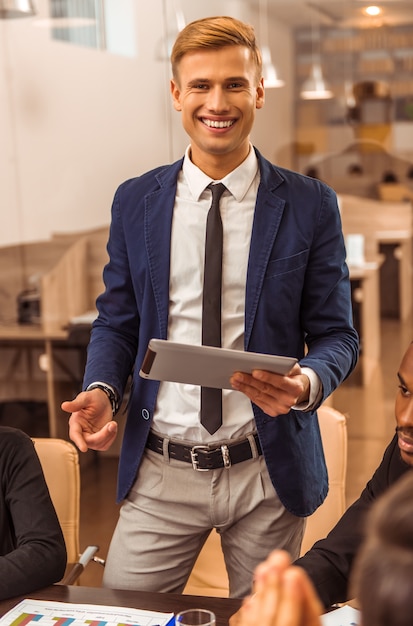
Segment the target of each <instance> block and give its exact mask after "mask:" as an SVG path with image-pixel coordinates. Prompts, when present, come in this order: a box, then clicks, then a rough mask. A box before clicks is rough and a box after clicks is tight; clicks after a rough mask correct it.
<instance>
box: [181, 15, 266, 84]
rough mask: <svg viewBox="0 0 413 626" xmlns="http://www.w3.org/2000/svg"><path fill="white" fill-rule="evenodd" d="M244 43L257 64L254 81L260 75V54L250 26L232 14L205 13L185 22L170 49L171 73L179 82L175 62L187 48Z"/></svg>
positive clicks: (214, 47) (187, 50)
mask: <svg viewBox="0 0 413 626" xmlns="http://www.w3.org/2000/svg"><path fill="white" fill-rule="evenodd" d="M224 46H245V47H246V48H248V49H249V50H250V51H251V57H252V60H253V61H254V63H255V65H256V68H257V84H258V82H259V81H260V80H261V76H262V57H261V52H260V49H259V47H258V44H257V40H256V37H255V31H254V28H253V26H250V25H249V24H245V23H244V22H241V21H240V20H237V19H236V18H234V17H227V16H219V17H205V18H202V19H199V20H195V21H194V22H191V23H190V24H187V26H185V28H184V29H183V30H181V32H180V33H179V34H178V36H177V38H176V41H175V44H174V46H173V48H172V53H171V65H172V74H173V77H174V79H175V80H176V81H177V82H178V66H179V62H180V61H181V59H182V57H183V56H185V54H187V53H188V52H195V51H197V50H208V49H217V48H223V47H224Z"/></svg>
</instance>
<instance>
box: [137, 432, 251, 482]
mask: <svg viewBox="0 0 413 626" xmlns="http://www.w3.org/2000/svg"><path fill="white" fill-rule="evenodd" d="M253 437H254V441H255V445H256V448H257V453H258V455H261V454H262V450H261V445H260V442H259V439H258V435H257V434H254V435H253ZM146 447H147V448H149V450H152V451H153V452H157V453H158V454H162V455H163V453H164V438H163V437H159V436H158V435H155V433H153V432H152V431H150V432H149V437H148V440H147V442H146ZM168 454H169V457H170V458H171V459H176V460H177V461H184V462H185V463H191V464H192V467H193V469H194V470H197V471H199V472H206V471H208V470H213V469H219V468H221V467H226V468H229V467H231V465H235V464H236V463H242V461H247V460H248V459H252V458H253V456H254V453H253V450H252V448H251V443H250V441H249V439H244V440H243V441H238V442H237V443H228V444H223V445H221V446H218V447H215V448H213V447H212V444H211V446H207V445H203V444H199V445H198V444H197V445H195V446H188V445H184V444H181V443H176V442H174V441H172V440H169V441H168Z"/></svg>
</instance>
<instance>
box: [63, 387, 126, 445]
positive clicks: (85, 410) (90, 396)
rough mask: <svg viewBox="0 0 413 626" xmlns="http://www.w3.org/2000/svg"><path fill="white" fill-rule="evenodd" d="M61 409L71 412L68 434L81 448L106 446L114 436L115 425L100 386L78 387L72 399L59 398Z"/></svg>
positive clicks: (110, 409)
mask: <svg viewBox="0 0 413 626" xmlns="http://www.w3.org/2000/svg"><path fill="white" fill-rule="evenodd" d="M62 410H63V411H65V412H67V413H71V416H70V418H69V437H70V439H71V440H72V441H73V443H74V444H76V446H77V447H78V448H79V450H80V451H81V452H87V450H88V449H91V450H108V449H109V448H110V446H111V445H112V443H113V442H114V440H115V439H116V435H117V432H118V425H117V423H116V422H115V421H114V420H113V419H112V417H113V415H112V407H111V405H110V402H109V401H108V398H107V396H106V394H105V393H104V392H103V391H102V390H101V389H92V390H91V391H82V392H81V393H79V395H78V396H76V398H75V399H74V400H70V401H66V402H62Z"/></svg>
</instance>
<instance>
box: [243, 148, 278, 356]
mask: <svg viewBox="0 0 413 626" xmlns="http://www.w3.org/2000/svg"><path fill="white" fill-rule="evenodd" d="M259 159H260V166H261V182H260V186H259V188H258V194H257V202H256V205H255V214H254V222H253V227H252V235H251V245H250V253H249V260H248V272H247V285H246V295H245V349H247V348H248V345H249V341H250V337H251V332H252V328H253V325H254V319H255V314H256V311H257V306H258V302H259V298H260V294H261V290H262V288H263V282H264V276H265V272H266V269H267V265H268V260H269V258H270V254H271V250H272V249H273V246H274V242H275V238H276V236H277V232H278V229H279V226H280V222H281V218H282V215H283V212H284V206H285V200H283V199H282V198H280V197H279V196H277V195H276V194H275V188H276V187H278V186H279V185H280V184H281V183H282V182H283V179H282V177H281V176H280V174H279V173H278V171H277V170H275V169H274V167H273V166H272V165H271V164H270V163H269V162H268V161H266V160H265V159H263V158H262V157H260V155H259ZM271 170H272V172H273V173H274V172H275V175H274V174H273V175H272V176H271Z"/></svg>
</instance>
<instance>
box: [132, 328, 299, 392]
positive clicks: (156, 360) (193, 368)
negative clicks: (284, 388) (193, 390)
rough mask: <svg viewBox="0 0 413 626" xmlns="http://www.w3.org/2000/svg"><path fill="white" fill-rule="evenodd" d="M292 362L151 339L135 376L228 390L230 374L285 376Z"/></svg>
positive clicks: (295, 360) (237, 351)
mask: <svg viewBox="0 0 413 626" xmlns="http://www.w3.org/2000/svg"><path fill="white" fill-rule="evenodd" d="M295 363H297V359H296V358H294V357H286V356H276V355H272V354H261V353H257V352H244V351H242V350H228V349H226V348H214V347H211V346H197V345H192V344H185V343H176V342H173V341H167V340H164V339H151V340H150V341H149V345H148V349H147V352H146V355H145V358H144V360H143V363H142V366H141V369H140V371H139V374H140V376H142V378H148V379H152V380H164V381H170V382H176V383H186V384H192V385H200V386H202V387H216V388H218V389H232V387H231V384H230V382H229V381H230V378H231V376H232V375H233V374H234V372H245V373H248V374H250V373H251V372H252V371H253V370H257V369H259V370H266V371H268V372H273V373H275V374H288V372H289V371H290V370H291V368H292V367H293V366H294V364H295Z"/></svg>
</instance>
